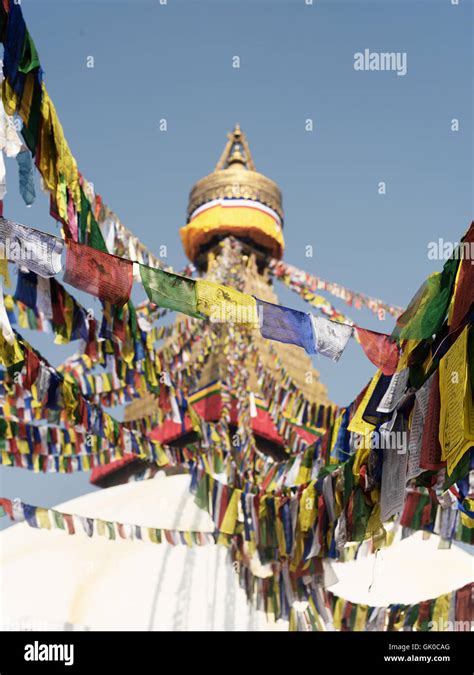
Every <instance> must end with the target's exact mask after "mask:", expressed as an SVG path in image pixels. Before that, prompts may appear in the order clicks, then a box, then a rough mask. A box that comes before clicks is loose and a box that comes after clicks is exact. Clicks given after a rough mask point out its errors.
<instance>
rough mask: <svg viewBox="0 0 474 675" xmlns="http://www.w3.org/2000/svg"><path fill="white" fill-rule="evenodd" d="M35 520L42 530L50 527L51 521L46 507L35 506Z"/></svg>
mask: <svg viewBox="0 0 474 675" xmlns="http://www.w3.org/2000/svg"><path fill="white" fill-rule="evenodd" d="M36 522H37V523H38V525H39V527H40V528H41V529H42V530H50V529H51V521H50V519H49V511H48V509H43V508H41V507H39V506H38V507H37V508H36Z"/></svg>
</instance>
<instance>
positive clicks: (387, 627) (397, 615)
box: [289, 583, 474, 632]
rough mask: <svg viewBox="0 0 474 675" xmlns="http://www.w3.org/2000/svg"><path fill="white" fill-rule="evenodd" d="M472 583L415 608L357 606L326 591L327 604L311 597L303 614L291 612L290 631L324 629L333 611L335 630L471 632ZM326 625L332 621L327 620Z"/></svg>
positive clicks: (295, 611) (408, 606)
mask: <svg viewBox="0 0 474 675" xmlns="http://www.w3.org/2000/svg"><path fill="white" fill-rule="evenodd" d="M473 588H474V584H472V583H468V584H466V585H465V586H463V587H462V588H459V589H457V590H454V591H450V592H449V593H445V594H444V595H440V596H438V597H437V598H431V599H429V600H423V601H422V602H418V603H415V604H412V605H405V604H400V603H398V604H391V605H388V606H385V607H377V606H376V607H374V606H368V605H364V604H357V603H353V602H351V601H349V600H345V599H344V598H341V597H339V596H337V595H334V594H333V593H331V591H328V590H325V591H323V594H324V596H325V601H324V602H323V603H322V606H321V605H319V606H318V605H317V604H316V603H315V602H314V600H313V598H312V597H309V598H308V602H307V603H305V608H304V610H302V611H297V610H296V609H295V608H292V609H291V614H292V615H291V618H290V626H289V630H290V631H300V630H306V631H308V630H309V631H314V630H321V627H320V626H321V619H323V620H324V618H325V617H324V615H325V613H327V612H329V614H330V615H331V621H330V623H331V624H332V628H333V630H336V631H355V632H358V631H364V632H373V631H377V632H380V631H382V632H399V631H417V632H420V631H422V632H423V631H424V632H459V631H461V632H464V631H466V632H470V631H471V624H472V619H473V603H472V592H473ZM324 623H326V625H327V624H328V621H327V620H326V621H324Z"/></svg>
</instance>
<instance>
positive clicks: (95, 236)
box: [89, 212, 108, 253]
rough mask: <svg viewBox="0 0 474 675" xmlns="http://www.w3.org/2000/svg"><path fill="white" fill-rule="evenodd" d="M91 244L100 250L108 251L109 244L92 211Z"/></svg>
mask: <svg viewBox="0 0 474 675" xmlns="http://www.w3.org/2000/svg"><path fill="white" fill-rule="evenodd" d="M89 246H90V247H91V248H95V249H97V250H98V251H103V252H104V253H108V250H107V245H106V243H105V239H104V237H103V235H102V232H101V231H100V227H99V226H98V225H97V222H96V220H95V218H94V217H93V216H92V212H91V230H90V234H89Z"/></svg>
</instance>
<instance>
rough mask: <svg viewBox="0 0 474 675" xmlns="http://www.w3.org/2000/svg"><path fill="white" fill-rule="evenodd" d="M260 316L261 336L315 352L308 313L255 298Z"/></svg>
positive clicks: (309, 352)
mask: <svg viewBox="0 0 474 675" xmlns="http://www.w3.org/2000/svg"><path fill="white" fill-rule="evenodd" d="M257 306H258V315H259V316H260V317H261V325H260V332H261V334H262V337H264V338H267V339H269V340H278V342H286V343H289V344H294V345H297V346H298V347H303V349H305V350H306V351H307V353H308V354H316V347H315V344H314V342H315V341H314V337H313V328H312V323H311V319H310V316H309V314H307V313H306V312H300V311H298V310H295V309H290V308H288V307H281V306H280V305H273V304H271V303H269V302H264V301H263V300H259V299H258V298H257Z"/></svg>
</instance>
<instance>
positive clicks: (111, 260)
mask: <svg viewBox="0 0 474 675" xmlns="http://www.w3.org/2000/svg"><path fill="white" fill-rule="evenodd" d="M64 281H65V282H66V283H68V284H71V286H75V287H76V288H79V290H81V291H85V292H86V293H90V294H91V295H95V296H97V297H98V298H100V299H101V300H104V301H105V302H110V303H112V304H113V305H118V306H122V305H124V304H125V303H126V302H127V301H128V299H129V298H130V291H131V289H132V281H133V263H132V262H131V261H130V260H124V259H123V258H118V257H117V256H115V255H110V254H109V253H104V252H103V251H98V250H97V249H95V248H90V246H85V245H84V244H78V243H76V242H75V241H71V240H70V241H68V242H67V255H66V274H65V275H64Z"/></svg>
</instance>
